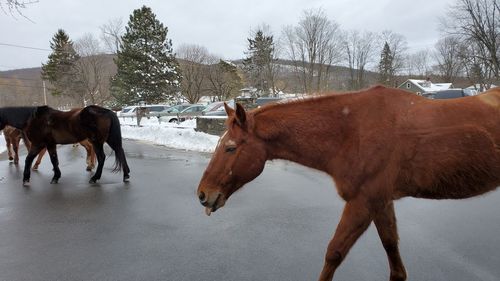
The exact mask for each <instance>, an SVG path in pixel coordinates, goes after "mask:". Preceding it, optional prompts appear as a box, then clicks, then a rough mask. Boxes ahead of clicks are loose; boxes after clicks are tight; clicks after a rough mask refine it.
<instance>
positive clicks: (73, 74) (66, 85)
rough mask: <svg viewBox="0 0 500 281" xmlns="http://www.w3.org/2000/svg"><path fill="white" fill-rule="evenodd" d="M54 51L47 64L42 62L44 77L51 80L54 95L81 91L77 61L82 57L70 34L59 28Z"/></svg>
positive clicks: (52, 43) (52, 44) (54, 42)
mask: <svg viewBox="0 0 500 281" xmlns="http://www.w3.org/2000/svg"><path fill="white" fill-rule="evenodd" d="M50 48H51V49H52V53H51V54H50V55H49V61H48V62H47V64H42V79H43V80H46V81H49V82H50V87H49V90H50V91H51V92H52V94H53V95H71V96H73V95H74V94H75V93H76V92H78V91H81V87H80V83H79V82H78V79H77V70H76V62H77V61H78V59H80V57H79V56H78V54H77V53H76V51H75V49H74V48H73V42H72V41H71V40H70V39H69V36H68V34H66V32H65V31H64V30H62V29H59V30H58V31H57V32H56V34H55V35H54V37H52V42H50Z"/></svg>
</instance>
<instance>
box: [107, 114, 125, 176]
mask: <svg viewBox="0 0 500 281" xmlns="http://www.w3.org/2000/svg"><path fill="white" fill-rule="evenodd" d="M108 116H109V117H110V119H111V125H110V127H109V134H108V139H107V140H106V142H107V143H108V144H109V146H110V147H111V148H112V149H113V150H114V151H115V158H116V160H115V166H114V168H113V172H115V173H116V172H119V171H120V170H121V169H122V168H123V171H124V173H125V174H128V173H129V171H128V165H127V159H126V158H125V151H123V146H122V132H121V128H120V120H119V119H118V116H116V114H115V113H114V112H113V111H109V114H108Z"/></svg>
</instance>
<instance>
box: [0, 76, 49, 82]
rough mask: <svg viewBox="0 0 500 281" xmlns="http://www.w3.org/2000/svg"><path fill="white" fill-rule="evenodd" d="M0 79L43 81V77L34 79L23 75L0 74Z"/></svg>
mask: <svg viewBox="0 0 500 281" xmlns="http://www.w3.org/2000/svg"><path fill="white" fill-rule="evenodd" d="M0 79H12V80H26V81H38V82H40V81H42V79H32V78H22V77H6V76H0Z"/></svg>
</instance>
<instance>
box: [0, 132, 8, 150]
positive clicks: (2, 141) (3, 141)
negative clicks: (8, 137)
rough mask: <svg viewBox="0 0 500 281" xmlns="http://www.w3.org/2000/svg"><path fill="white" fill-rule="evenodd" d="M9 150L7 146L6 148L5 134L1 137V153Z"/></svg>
mask: <svg viewBox="0 0 500 281" xmlns="http://www.w3.org/2000/svg"><path fill="white" fill-rule="evenodd" d="M6 150H7V146H5V138H4V137H3V134H2V136H0V153H2V152H4V151H6Z"/></svg>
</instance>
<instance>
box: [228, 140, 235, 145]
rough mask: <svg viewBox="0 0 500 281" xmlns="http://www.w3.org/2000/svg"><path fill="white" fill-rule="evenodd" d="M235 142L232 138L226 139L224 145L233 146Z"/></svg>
mask: <svg viewBox="0 0 500 281" xmlns="http://www.w3.org/2000/svg"><path fill="white" fill-rule="evenodd" d="M235 145H236V142H235V141H234V140H228V141H226V146H235Z"/></svg>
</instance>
